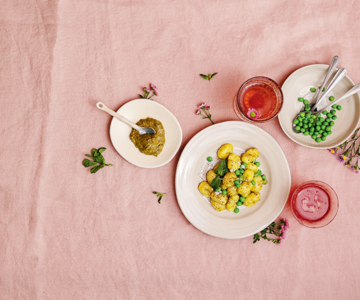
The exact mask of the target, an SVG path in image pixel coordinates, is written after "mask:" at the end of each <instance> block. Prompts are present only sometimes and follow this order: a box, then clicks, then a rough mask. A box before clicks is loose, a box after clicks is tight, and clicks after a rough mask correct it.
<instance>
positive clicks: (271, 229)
mask: <svg viewBox="0 0 360 300" xmlns="http://www.w3.org/2000/svg"><path fill="white" fill-rule="evenodd" d="M288 228H289V221H288V220H287V219H281V220H280V222H279V223H275V222H272V223H271V224H270V225H269V226H268V227H266V228H264V229H263V230H261V231H260V233H256V234H254V240H253V243H254V244H255V243H256V242H258V241H260V238H262V239H264V240H267V241H271V242H273V243H274V244H281V241H282V240H284V239H285V237H286V230H287V229H288ZM268 234H271V235H272V236H275V238H272V237H268Z"/></svg>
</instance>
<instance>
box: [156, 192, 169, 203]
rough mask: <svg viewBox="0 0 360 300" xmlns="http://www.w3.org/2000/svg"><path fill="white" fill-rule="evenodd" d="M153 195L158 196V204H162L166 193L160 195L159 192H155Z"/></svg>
mask: <svg viewBox="0 0 360 300" xmlns="http://www.w3.org/2000/svg"><path fill="white" fill-rule="evenodd" d="M153 194H155V195H157V196H158V197H159V199H158V202H159V204H161V199H162V197H163V196H164V195H166V193H159V192H153Z"/></svg>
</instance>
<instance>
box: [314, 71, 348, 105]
mask: <svg viewBox="0 0 360 300" xmlns="http://www.w3.org/2000/svg"><path fill="white" fill-rule="evenodd" d="M345 76H346V70H345V69H344V68H341V69H339V70H338V71H337V72H336V74H335V76H334V78H333V79H332V80H331V82H330V84H329V86H328V87H327V89H326V91H325V92H324V93H323V94H322V95H321V97H320V99H319V101H318V102H317V103H316V104H315V105H314V106H313V111H314V110H315V108H316V107H318V105H319V104H320V102H321V101H322V100H323V99H325V98H326V96H327V95H328V94H329V93H330V92H331V91H332V90H333V89H334V87H335V86H337V84H338V83H339V82H340V81H341V80H342V79H343V78H344V77H345Z"/></svg>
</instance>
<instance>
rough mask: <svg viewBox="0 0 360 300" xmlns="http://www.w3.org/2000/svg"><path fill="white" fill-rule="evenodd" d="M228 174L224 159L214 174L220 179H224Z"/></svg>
mask: <svg viewBox="0 0 360 300" xmlns="http://www.w3.org/2000/svg"><path fill="white" fill-rule="evenodd" d="M228 172H229V169H228V167H227V164H226V159H224V160H223V161H222V162H221V163H220V165H219V167H218V168H217V169H216V171H215V174H217V175H220V177H224V176H225V174H226V173H228Z"/></svg>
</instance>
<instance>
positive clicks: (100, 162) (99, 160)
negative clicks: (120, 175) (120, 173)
mask: <svg viewBox="0 0 360 300" xmlns="http://www.w3.org/2000/svg"><path fill="white" fill-rule="evenodd" d="M105 150H106V148H104V147H102V148H99V149H96V148H93V149H92V150H91V154H92V155H90V154H85V156H87V157H90V158H92V159H93V161H92V160H89V159H87V158H86V159H84V160H83V162H82V164H83V166H84V167H85V168H88V167H91V166H95V167H93V168H91V170H90V173H91V174H94V173H96V172H97V171H99V170H100V169H102V168H103V167H105V166H112V164H106V163H105V158H104V157H103V156H102V153H103V152H104V151H105Z"/></svg>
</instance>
